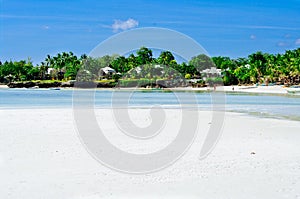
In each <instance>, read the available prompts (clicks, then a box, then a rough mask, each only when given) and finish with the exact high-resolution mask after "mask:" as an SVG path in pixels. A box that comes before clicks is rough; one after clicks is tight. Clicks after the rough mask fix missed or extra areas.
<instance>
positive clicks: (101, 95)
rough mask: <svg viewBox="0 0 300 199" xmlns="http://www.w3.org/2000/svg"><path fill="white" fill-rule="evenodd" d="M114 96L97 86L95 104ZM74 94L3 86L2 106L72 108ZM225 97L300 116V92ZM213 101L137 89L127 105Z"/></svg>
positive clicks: (260, 110)
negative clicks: (194, 99)
mask: <svg viewBox="0 0 300 199" xmlns="http://www.w3.org/2000/svg"><path fill="white" fill-rule="evenodd" d="M77 92H78V91H77ZM79 92H86V91H79ZM128 92H129V91H118V95H117V97H118V98H120V99H121V100H120V103H124V100H122V97H123V96H124V98H125V97H126V95H127V94H128ZM178 94H179V95H181V96H183V98H184V99H185V100H184V101H183V102H179V101H178V99H177V97H176V95H178ZM193 94H194V95H195V97H196V102H195V101H192V100H190V96H191V95H193ZM112 96H115V95H114V91H111V90H97V91H96V92H95V107H96V108H109V107H112V100H111V99H112ZM72 97H73V90H63V89H62V90H48V89H0V109H19V108H72ZM225 98H226V103H225V110H226V111H232V112H242V113H248V114H251V115H255V116H261V117H276V118H286V119H292V120H300V96H292V95H264V94H240V93H239V94H237V93H226V94H225ZM125 101H126V100H125ZM127 101H128V100H127ZM127 101H126V103H127ZM211 101H212V97H211V95H210V93H208V92H197V93H195V92H193V93H191V92H178V93H176V92H175V93H173V92H165V91H135V92H134V93H132V95H131V97H130V99H129V101H128V103H127V105H128V106H130V107H151V106H154V105H163V106H164V107H166V108H168V107H170V108H176V107H180V105H182V104H184V105H185V106H186V107H194V106H195V105H196V106H197V107H198V108H199V109H200V110H211V109H212V104H211Z"/></svg>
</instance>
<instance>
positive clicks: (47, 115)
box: [0, 108, 300, 199]
mask: <svg viewBox="0 0 300 199" xmlns="http://www.w3.org/2000/svg"><path fill="white" fill-rule="evenodd" d="M178 111H180V110H177V109H166V110H165V112H166V115H167V123H166V127H167V128H166V130H165V131H163V132H164V133H163V134H162V135H161V136H160V135H159V136H158V137H156V138H155V139H154V140H152V141H151V140H149V141H143V142H142V144H141V141H140V142H139V141H136V140H133V139H132V138H126V139H125V136H124V135H122V134H120V133H119V132H118V131H116V128H117V127H116V126H115V125H114V120H113V119H112V116H111V110H110V109H96V110H95V114H96V117H97V121H98V123H99V125H100V126H101V128H102V129H103V131H105V132H106V134H105V135H106V136H107V137H108V138H109V139H110V140H111V142H113V143H114V144H115V145H116V146H118V147H120V148H121V149H123V150H126V151H128V152H135V151H140V152H146V153H149V152H153V151H156V150H158V149H160V148H163V147H164V146H165V145H166V144H168V143H169V142H171V141H172V139H173V138H174V135H175V134H176V130H177V128H178V125H179V124H180V123H178V120H180V114H179V112H178ZM211 114H212V113H211V112H209V111H199V117H200V118H201V119H200V121H199V126H200V128H199V133H198V134H197V137H196V139H195V141H194V143H193V144H192V145H191V147H190V148H189V150H188V151H187V152H186V153H185V155H184V156H183V157H182V158H180V159H179V160H178V161H176V162H175V163H174V164H173V165H171V166H169V167H167V168H165V169H163V170H160V171H158V172H154V173H149V174H139V175H134V174H126V173H120V172H117V171H115V170H113V169H110V168H107V167H106V166H103V165H102V164H101V163H99V162H98V161H96V160H95V159H94V158H93V157H92V156H91V155H90V154H89V153H88V152H87V150H86V148H85V147H84V146H83V144H82V143H81V141H80V138H79V136H78V133H77V131H76V125H75V123H74V119H73V112H72V109H68V108H61V109H54V108H52V109H50V108H47V109H42V108H41V109H7V110H6V109H2V110H0V116H1V122H0V125H1V131H0V168H1V169H0V176H1V181H0V198H1V199H13V198H25V199H27V198H28V199H38V198H46V199H47V198H49V199H52V198H56V199H66V198H70V199H71V198H72V199H96V198H278V199H279V198H289V199H290V198H295V199H296V198H300V192H299V187H300V145H299V140H300V134H299V130H300V123H299V122H298V121H291V120H279V119H271V118H259V117H252V116H249V115H246V114H242V113H229V112H226V114H225V120H224V125H223V131H222V136H221V137H220V139H219V141H218V143H217V145H216V147H215V148H214V150H213V151H212V152H211V153H210V154H209V156H208V157H207V158H205V159H201V160H200V159H199V153H200V149H201V146H202V144H203V140H204V138H205V136H206V134H207V132H208V129H209V128H210V125H211V122H212V120H211V116H212V115H211ZM131 117H132V119H133V120H135V121H136V123H137V125H140V126H143V125H147V124H148V123H149V114H148V113H147V110H145V109H133V110H132V111H131ZM124 139H125V140H124ZM124 141H125V142H124Z"/></svg>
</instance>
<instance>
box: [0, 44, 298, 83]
mask: <svg viewBox="0 0 300 199" xmlns="http://www.w3.org/2000/svg"><path fill="white" fill-rule="evenodd" d="M147 64H152V65H153V64H157V65H165V66H168V67H169V68H170V69H172V70H173V71H177V72H179V73H180V74H181V75H182V76H183V77H185V78H187V79H190V78H192V79H198V80H199V81H202V80H201V71H203V70H204V69H207V68H211V67H216V68H218V69H221V71H222V72H221V73H222V76H221V78H222V79H223V83H224V84H225V85H236V84H255V83H266V84H270V83H277V84H288V85H292V84H299V83H300V81H299V79H300V48H298V49H295V50H287V51H286V52H285V53H282V54H269V53H262V52H256V53H252V54H250V55H249V56H248V57H246V58H237V59H232V58H230V57H224V56H218V57H212V58H210V57H208V56H207V55H204V54H200V55H198V56H195V57H193V58H191V60H189V61H188V62H187V63H186V62H183V63H177V61H176V59H175V57H174V55H173V54H172V53H171V52H170V51H163V52H161V53H160V55H159V57H157V58H155V57H153V53H152V50H151V49H148V48H146V47H141V48H140V49H139V50H137V51H136V53H135V54H133V53H132V54H130V55H129V56H127V57H125V56H119V55H106V56H103V57H99V58H92V57H89V56H87V55H85V54H83V55H81V56H80V57H77V56H76V55H74V54H73V53H72V52H63V53H58V54H57V55H55V56H50V55H47V56H46V58H45V60H44V61H43V62H41V63H40V64H39V65H37V66H33V64H32V61H31V60H30V59H28V60H21V61H14V62H13V61H5V62H3V63H2V62H0V82H1V83H8V82H11V81H32V80H65V81H67V80H73V79H75V78H76V75H77V73H78V71H79V70H80V69H82V70H84V71H86V72H87V73H89V74H98V72H99V70H100V69H101V68H104V67H107V66H109V67H111V68H113V69H114V70H115V71H116V72H117V74H119V76H123V75H124V74H126V73H128V71H130V70H132V69H134V68H136V67H138V66H141V65H147ZM169 74H171V73H165V76H164V77H163V78H170V75H169ZM113 78H114V77H113ZM131 78H133V79H134V78H138V77H135V76H133V77H131ZM145 78H152V76H151V74H150V73H149V75H148V76H147V74H145Z"/></svg>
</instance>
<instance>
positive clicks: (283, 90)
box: [0, 85, 300, 95]
mask: <svg viewBox="0 0 300 199" xmlns="http://www.w3.org/2000/svg"><path fill="white" fill-rule="evenodd" d="M7 88H8V86H6V85H0V89H7ZM61 89H67V90H70V89H71V90H72V89H74V88H72V87H71V88H61ZM97 89H99V90H115V89H116V88H97ZM117 89H119V88H117ZM135 89H136V88H121V90H135ZM138 90H153V89H151V88H149V89H148V88H138ZM154 90H156V89H154ZM159 90H160V89H159ZM167 90H172V91H214V90H215V91H220V92H233V93H261V94H264V93H265V94H296V95H299V94H300V88H289V87H284V86H222V87H216V89H214V88H213V87H202V88H192V87H178V88H167Z"/></svg>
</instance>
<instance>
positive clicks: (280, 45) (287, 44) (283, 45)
mask: <svg viewBox="0 0 300 199" xmlns="http://www.w3.org/2000/svg"><path fill="white" fill-rule="evenodd" d="M277 46H279V47H287V46H290V44H289V43H287V42H284V41H280V42H278V43H277Z"/></svg>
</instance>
